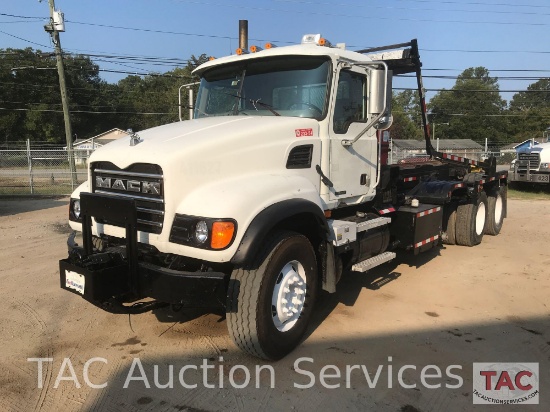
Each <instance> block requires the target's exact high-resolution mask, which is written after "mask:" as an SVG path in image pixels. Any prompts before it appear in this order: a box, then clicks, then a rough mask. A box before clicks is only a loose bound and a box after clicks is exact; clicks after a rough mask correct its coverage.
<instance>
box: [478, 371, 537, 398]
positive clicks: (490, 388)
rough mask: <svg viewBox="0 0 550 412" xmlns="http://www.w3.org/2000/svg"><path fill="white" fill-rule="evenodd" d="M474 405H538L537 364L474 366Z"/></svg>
mask: <svg viewBox="0 0 550 412" xmlns="http://www.w3.org/2000/svg"><path fill="white" fill-rule="evenodd" d="M473 381H474V390H473V395H474V396H473V398H474V404H500V405H516V404H517V405H519V404H531V405H532V404H535V405H538V403H539V364H538V363H474V376H473Z"/></svg>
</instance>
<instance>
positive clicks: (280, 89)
mask: <svg viewBox="0 0 550 412" xmlns="http://www.w3.org/2000/svg"><path fill="white" fill-rule="evenodd" d="M329 68H330V61H329V60H327V58H326V57H317V56H315V57H312V56H284V57H283V56H281V57H277V58H268V59H252V60H248V61H245V62H239V63H236V64H228V65H224V66H219V67H214V68H212V69H210V70H208V71H206V72H205V73H204V74H203V77H202V79H201V85H200V88H199V94H198V96H197V103H196V105H195V118H200V117H208V116H238V115H248V116H294V117H309V118H315V119H321V118H323V117H324V116H325V112H326V101H327V99H326V97H327V88H328V87H327V85H328V80H329V74H330V70H329Z"/></svg>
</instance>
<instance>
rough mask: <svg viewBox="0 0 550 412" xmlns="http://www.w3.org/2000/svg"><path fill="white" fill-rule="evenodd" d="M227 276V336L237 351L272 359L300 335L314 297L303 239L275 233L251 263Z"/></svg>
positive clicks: (310, 254) (312, 262)
mask: <svg viewBox="0 0 550 412" xmlns="http://www.w3.org/2000/svg"><path fill="white" fill-rule="evenodd" d="M251 267H252V269H241V268H240V269H235V270H234V271H233V273H232V274H231V280H230V283H229V290H228V302H227V326H228V330H229V335H230V336H231V338H232V339H233V341H234V342H235V344H236V345H237V346H238V347H239V348H240V349H241V350H243V351H245V352H247V353H249V354H251V355H254V356H257V357H259V358H263V359H269V360H277V359H280V358H282V357H284V356H285V355H287V354H288V353H290V352H291V351H292V350H293V349H294V348H295V347H296V346H298V345H299V344H300V342H301V340H302V338H303V337H304V334H305V332H306V329H307V325H308V322H309V319H310V317H311V314H312V309H313V304H314V302H315V299H316V295H317V280H318V276H317V262H316V258H315V252H314V250H313V247H312V245H311V243H310V242H309V240H308V239H307V238H306V237H305V236H302V235H300V234H298V233H294V232H288V231H285V232H275V233H274V234H273V235H272V236H270V238H269V239H268V241H267V242H266V243H265V245H264V248H263V250H262V251H261V252H260V253H259V255H258V256H257V258H256V262H254V263H253V264H252V265H251Z"/></svg>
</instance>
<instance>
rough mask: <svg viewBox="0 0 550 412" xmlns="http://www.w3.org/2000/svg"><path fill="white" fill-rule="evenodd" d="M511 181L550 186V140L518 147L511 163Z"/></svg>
mask: <svg viewBox="0 0 550 412" xmlns="http://www.w3.org/2000/svg"><path fill="white" fill-rule="evenodd" d="M510 182H511V183H514V184H527V183H530V184H531V183H532V184H536V185H537V186H547V187H550V142H547V143H540V144H535V145H529V146H526V147H521V148H519V149H517V154H516V159H514V160H513V161H512V163H511V164H510Z"/></svg>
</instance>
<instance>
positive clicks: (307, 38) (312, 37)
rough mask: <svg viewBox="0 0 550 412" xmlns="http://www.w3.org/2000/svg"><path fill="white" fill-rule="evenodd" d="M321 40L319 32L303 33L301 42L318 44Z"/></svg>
mask: <svg viewBox="0 0 550 412" xmlns="http://www.w3.org/2000/svg"><path fill="white" fill-rule="evenodd" d="M319 40H321V34H304V37H302V44H317V45H318V44H319Z"/></svg>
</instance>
